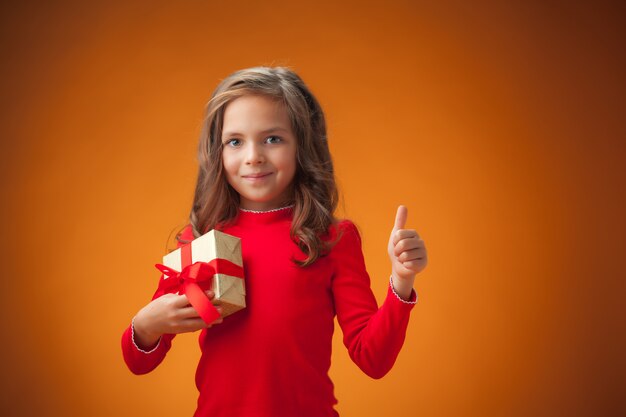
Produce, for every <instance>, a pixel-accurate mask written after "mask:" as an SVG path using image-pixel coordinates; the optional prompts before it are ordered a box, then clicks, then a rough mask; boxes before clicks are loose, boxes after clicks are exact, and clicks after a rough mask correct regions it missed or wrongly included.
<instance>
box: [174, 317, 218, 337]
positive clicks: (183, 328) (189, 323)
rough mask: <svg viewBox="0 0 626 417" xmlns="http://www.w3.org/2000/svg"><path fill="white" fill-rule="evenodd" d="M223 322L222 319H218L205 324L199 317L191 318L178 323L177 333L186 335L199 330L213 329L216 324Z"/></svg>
mask: <svg viewBox="0 0 626 417" xmlns="http://www.w3.org/2000/svg"><path fill="white" fill-rule="evenodd" d="M223 321H224V318H223V317H220V318H218V319H217V320H215V321H214V322H212V323H210V324H206V323H205V322H204V320H202V319H201V318H199V317H197V318H192V319H185V320H182V321H181V322H180V325H179V331H178V333H188V332H195V331H197V330H200V329H208V328H211V327H213V326H214V325H216V324H220V323H222V322H223Z"/></svg>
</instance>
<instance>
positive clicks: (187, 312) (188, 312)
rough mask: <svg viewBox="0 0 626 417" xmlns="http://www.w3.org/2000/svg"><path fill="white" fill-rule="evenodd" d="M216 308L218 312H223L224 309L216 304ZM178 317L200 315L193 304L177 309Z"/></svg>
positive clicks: (187, 317)
mask: <svg viewBox="0 0 626 417" xmlns="http://www.w3.org/2000/svg"><path fill="white" fill-rule="evenodd" d="M215 309H216V310H217V311H218V313H220V314H222V311H223V310H222V307H220V306H216V307H215ZM177 317H178V318H179V319H189V318H197V317H200V315H199V314H198V312H197V311H196V309H195V308H193V307H192V306H187V307H183V308H181V309H179V310H178V311H177Z"/></svg>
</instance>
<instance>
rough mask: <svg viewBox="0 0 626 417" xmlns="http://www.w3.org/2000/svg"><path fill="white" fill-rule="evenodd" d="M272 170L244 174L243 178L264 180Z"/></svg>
mask: <svg viewBox="0 0 626 417" xmlns="http://www.w3.org/2000/svg"><path fill="white" fill-rule="evenodd" d="M271 174H272V173H271V172H265V173H261V174H250V175H243V178H245V179H247V180H251V181H255V180H262V179H263V178H265V177H267V176H269V175H271Z"/></svg>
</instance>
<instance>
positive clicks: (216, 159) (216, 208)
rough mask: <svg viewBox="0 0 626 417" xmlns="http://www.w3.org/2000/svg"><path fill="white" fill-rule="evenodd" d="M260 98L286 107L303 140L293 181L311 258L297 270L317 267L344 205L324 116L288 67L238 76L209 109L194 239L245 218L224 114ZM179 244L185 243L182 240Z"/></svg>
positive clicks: (298, 233) (300, 235)
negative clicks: (227, 163)
mask: <svg viewBox="0 0 626 417" xmlns="http://www.w3.org/2000/svg"><path fill="white" fill-rule="evenodd" d="M249 94H260V95H264V96H268V97H270V98H272V99H275V100H278V101H279V102H282V103H283V104H284V105H285V108H286V109H287V113H288V114H289V119H290V121H291V127H292V129H293V132H294V134H295V136H296V138H297V145H296V165H297V168H296V174H295V176H294V180H293V195H292V197H291V201H287V202H285V204H293V205H294V207H293V221H292V224H291V232H290V234H291V238H292V239H293V240H294V242H296V243H297V244H298V246H299V247H300V249H301V250H302V251H303V252H304V253H305V254H306V256H307V258H306V259H305V260H304V261H300V260H295V259H294V260H293V261H294V262H295V263H296V264H297V265H299V266H302V267H305V266H308V265H311V264H312V263H313V262H315V260H317V259H318V258H319V257H320V256H323V255H324V254H325V253H326V252H327V250H328V249H330V246H331V245H332V244H333V243H334V242H336V240H337V239H335V240H334V241H333V242H331V241H329V240H328V239H326V237H327V236H328V231H329V228H330V226H331V225H332V224H333V223H335V222H336V219H335V217H334V212H335V209H336V208H337V203H338V192H337V186H336V184H335V174H334V169H333V163H332V158H331V155H330V151H329V149H328V141H327V137H326V120H325V118H324V112H323V111H322V108H321V106H320V104H319V102H318V101H317V99H316V98H315V96H314V95H313V94H312V93H311V91H310V90H309V89H308V88H307V86H306V85H305V84H304V81H302V79H301V78H300V77H299V76H298V75H297V74H296V73H295V72H293V71H292V70H291V69H289V68H285V67H254V68H247V69H243V70H240V71H236V72H234V73H233V74H231V75H229V76H228V77H226V78H225V79H224V80H222V82H220V84H219V85H218V86H217V88H216V89H215V91H214V92H213V95H212V96H211V99H210V100H209V102H208V104H207V106H206V116H205V118H204V122H203V125H202V131H201V134H200V143H199V147H198V163H199V170H198V180H197V183H196V191H195V196H194V200H193V206H192V209H191V213H190V215H189V222H190V224H191V227H192V230H193V235H194V237H199V236H201V235H202V234H204V233H206V232H208V231H209V230H211V229H215V228H217V229H220V228H221V227H223V226H224V225H226V224H228V223H230V222H232V221H233V220H235V218H236V217H237V215H238V213H239V194H238V193H237V192H236V191H235V190H234V189H233V188H232V187H231V186H230V184H228V181H227V179H226V175H225V172H224V165H223V163H222V148H223V144H222V140H221V138H222V125H223V120H224V111H225V109H226V106H227V105H228V103H230V102H231V101H233V100H234V99H236V98H238V97H241V96H244V95H249ZM177 240H178V241H179V242H182V243H185V241H183V240H182V239H180V233H179V234H178V236H177Z"/></svg>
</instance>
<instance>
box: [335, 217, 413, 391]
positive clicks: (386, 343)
mask: <svg viewBox="0 0 626 417" xmlns="http://www.w3.org/2000/svg"><path fill="white" fill-rule="evenodd" d="M338 230H339V233H341V237H340V240H339V242H337V244H336V245H335V246H334V248H333V249H332V252H331V253H332V257H333V262H334V275H333V280H332V291H333V297H334V304H335V311H336V313H337V321H338V322H339V325H340V326H341V329H342V331H343V343H344V345H345V346H346V348H347V349H348V353H349V355H350V358H351V359H352V361H353V362H354V363H355V364H356V365H357V366H358V367H359V368H360V369H361V370H362V371H363V372H364V373H366V374H367V375H368V376H370V377H372V378H375V379H379V378H382V377H383V376H384V375H385V374H387V372H389V370H391V368H392V367H393V364H394V363H395V361H396V358H397V356H398V354H399V353H400V349H401V348H402V345H403V343H404V338H405V334H406V329H407V326H408V323H409V315H410V312H411V310H412V309H413V307H414V304H415V300H416V298H417V295H416V293H415V290H413V291H412V292H411V298H410V300H408V302H406V301H404V300H401V299H400V298H399V297H398V296H397V295H396V294H395V293H394V291H393V288H392V286H391V283H390V284H389V286H388V289H387V296H386V298H385V300H384V302H383V304H382V306H381V307H380V308H378V305H377V302H376V298H375V297H374V294H373V293H372V289H371V287H370V277H369V274H368V273H367V270H366V268H365V261H364V259H363V251H362V248H361V238H360V236H359V232H358V230H357V228H356V227H355V225H354V224H353V223H352V222H350V221H347V220H344V221H343V222H341V223H340V224H339V225H338Z"/></svg>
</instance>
